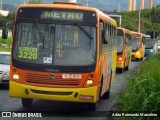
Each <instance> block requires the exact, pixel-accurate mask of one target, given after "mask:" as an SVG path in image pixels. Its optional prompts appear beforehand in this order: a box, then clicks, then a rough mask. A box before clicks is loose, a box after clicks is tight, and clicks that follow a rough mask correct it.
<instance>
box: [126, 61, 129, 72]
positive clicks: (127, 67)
mask: <svg viewBox="0 0 160 120" xmlns="http://www.w3.org/2000/svg"><path fill="white" fill-rule="evenodd" d="M128 69H129V62H128V66H126V67H125V70H127V71H128Z"/></svg>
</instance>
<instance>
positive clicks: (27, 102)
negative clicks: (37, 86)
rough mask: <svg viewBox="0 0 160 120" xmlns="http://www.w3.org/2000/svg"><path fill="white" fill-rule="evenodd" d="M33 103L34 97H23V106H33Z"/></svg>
mask: <svg viewBox="0 0 160 120" xmlns="http://www.w3.org/2000/svg"><path fill="white" fill-rule="evenodd" d="M32 103H33V99H30V98H22V105H23V107H31V106H32Z"/></svg>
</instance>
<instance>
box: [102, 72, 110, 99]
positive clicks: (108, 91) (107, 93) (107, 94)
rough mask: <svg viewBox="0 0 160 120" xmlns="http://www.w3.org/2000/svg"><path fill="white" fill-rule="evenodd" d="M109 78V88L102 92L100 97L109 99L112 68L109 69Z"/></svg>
mask: <svg viewBox="0 0 160 120" xmlns="http://www.w3.org/2000/svg"><path fill="white" fill-rule="evenodd" d="M110 76H111V77H110V80H109V88H108V90H107V91H106V92H105V93H104V94H103V96H102V99H109V97H110V88H111V82H112V70H111V75H110Z"/></svg>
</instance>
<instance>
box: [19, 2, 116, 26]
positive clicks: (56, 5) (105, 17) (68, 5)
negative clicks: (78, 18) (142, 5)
mask: <svg viewBox="0 0 160 120" xmlns="http://www.w3.org/2000/svg"><path fill="white" fill-rule="evenodd" d="M20 8H57V9H58V8H62V9H73V10H85V11H92V12H95V13H96V14H97V15H98V18H99V19H102V20H105V21H107V22H108V23H110V24H112V25H114V26H117V23H116V21H115V20H114V19H112V18H111V17H109V16H108V15H106V14H105V13H103V12H102V11H100V10H98V9H97V8H92V7H85V6H80V5H78V4H75V3H64V2H56V3H54V4H22V5H20V6H19V7H18V9H20ZM18 9H17V10H18Z"/></svg>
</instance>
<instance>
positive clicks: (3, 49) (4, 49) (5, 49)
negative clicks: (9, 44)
mask: <svg viewBox="0 0 160 120" xmlns="http://www.w3.org/2000/svg"><path fill="white" fill-rule="evenodd" d="M0 51H6V52H10V51H11V49H10V48H4V47H2V46H0Z"/></svg>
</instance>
